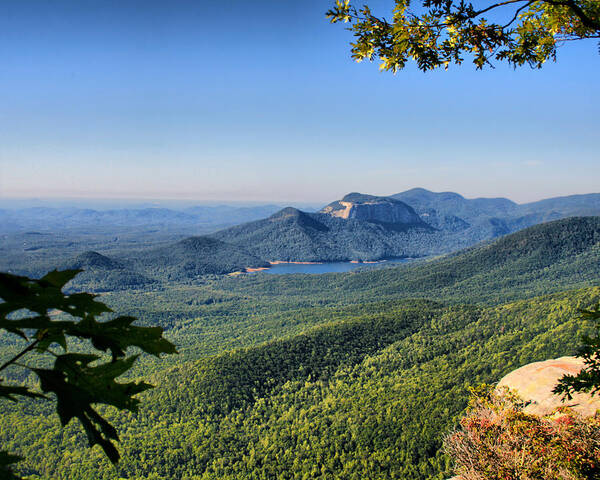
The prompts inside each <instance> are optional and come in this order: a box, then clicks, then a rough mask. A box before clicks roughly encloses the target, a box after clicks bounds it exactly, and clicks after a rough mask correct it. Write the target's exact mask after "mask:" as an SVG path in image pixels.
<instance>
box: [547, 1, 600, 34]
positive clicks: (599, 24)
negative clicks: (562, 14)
mask: <svg viewBox="0 0 600 480" xmlns="http://www.w3.org/2000/svg"><path fill="white" fill-rule="evenodd" d="M543 1H544V2H546V3H549V4H550V5H555V6H559V7H560V6H562V7H567V8H569V9H570V10H571V11H572V12H573V13H574V14H575V15H576V16H577V18H579V20H581V23H583V25H584V26H585V27H587V28H590V29H592V30H596V31H598V30H600V20H596V19H593V18H591V17H588V16H587V14H586V13H585V12H584V11H583V9H582V8H581V7H580V6H579V5H577V3H576V2H575V1H574V0H543Z"/></svg>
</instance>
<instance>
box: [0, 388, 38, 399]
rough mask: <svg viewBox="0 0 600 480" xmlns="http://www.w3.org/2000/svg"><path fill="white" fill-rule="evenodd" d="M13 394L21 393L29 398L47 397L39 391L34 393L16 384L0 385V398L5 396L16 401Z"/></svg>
mask: <svg viewBox="0 0 600 480" xmlns="http://www.w3.org/2000/svg"><path fill="white" fill-rule="evenodd" d="M13 395H21V396H24V397H30V398H47V397H45V396H44V395H42V394H41V393H36V392H33V391H31V390H29V389H28V388H27V387H22V386H18V385H14V386H13V385H0V398H7V399H8V400H12V401H13V402H16V401H17V399H16V398H15V397H13Z"/></svg>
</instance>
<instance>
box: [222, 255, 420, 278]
mask: <svg viewBox="0 0 600 480" xmlns="http://www.w3.org/2000/svg"><path fill="white" fill-rule="evenodd" d="M410 258H412V257H394V258H383V259H381V260H344V261H341V262H340V261H333V262H294V261H286V260H273V261H268V263H269V265H271V266H272V265H326V264H328V263H351V264H354V265H362V264H366V265H373V264H380V263H385V262H388V261H390V260H405V259H410ZM270 269H271V267H245V268H244V269H243V270H239V271H236V272H231V273H227V274H226V275H227V276H230V277H236V276H239V275H243V274H246V273H256V272H262V271H264V270H270Z"/></svg>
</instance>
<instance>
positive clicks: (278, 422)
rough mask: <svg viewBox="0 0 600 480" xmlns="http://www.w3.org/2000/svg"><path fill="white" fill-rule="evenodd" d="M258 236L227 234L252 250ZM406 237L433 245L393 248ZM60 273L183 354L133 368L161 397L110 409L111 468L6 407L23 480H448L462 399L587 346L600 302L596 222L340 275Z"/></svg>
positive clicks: (324, 225)
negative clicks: (445, 441)
mask: <svg viewBox="0 0 600 480" xmlns="http://www.w3.org/2000/svg"><path fill="white" fill-rule="evenodd" d="M367 201H371V200H370V199H367ZM385 208H387V207H385ZM407 211H409V212H410V210H407ZM260 222H262V223H260ZM260 222H257V223H259V226H260V227H261V228H263V229H264V231H273V228H274V226H275V228H276V227H277V226H278V225H284V226H285V228H284V229H282V231H285V232H295V233H296V234H297V237H296V238H298V239H302V238H303V237H302V236H303V235H305V234H306V232H311V233H312V234H314V235H315V236H318V235H320V234H328V233H330V232H332V231H333V232H336V234H337V235H342V233H341V232H345V230H344V228H346V227H345V226H344V227H342V226H336V225H338V223H337V222H346V223H345V224H344V225H348V224H351V222H356V223H357V224H359V222H362V221H361V220H358V219H356V218H349V219H344V218H340V217H337V216H332V215H330V214H328V213H319V214H308V213H304V212H301V211H299V210H296V209H286V210H284V211H282V212H280V213H279V214H276V215H274V216H272V217H270V218H269V219H266V220H262V221H260ZM349 222H350V223H349ZM365 223H366V224H368V225H370V226H371V227H370V228H373V229H374V231H386V232H390V231H392V230H391V229H388V227H387V226H385V225H382V224H378V223H375V222H365ZM255 227H256V224H255V225H254V226H253V228H252V229H249V230H248V231H245V230H244V229H245V228H247V226H240V227H237V228H238V229H239V232H241V233H245V234H247V235H248V236H249V237H250V238H252V235H256V231H257V229H256V228H255ZM357 228H360V229H362V228H363V227H362V226H360V225H359V226H358V227H357ZM336 229H337V230H336ZM377 229H380V230H377ZM413 229H414V230H420V231H421V233H422V234H423V235H430V234H431V233H429V232H431V231H432V230H433V229H432V227H426V228H425V227H414V226H411V227H408V226H405V227H402V228H400V227H398V228H397V230H396V233H398V234H405V233H407V232H411V231H412V230H413ZM359 231H362V230H359ZM239 232H238V233H239ZM347 233H348V235H350V232H347ZM282 235H283V233H282ZM286 241H290V242H291V241H292V237H287V240H286ZM67 260H68V261H66V263H64V264H61V265H60V266H63V267H76V268H84V269H86V273H85V275H88V276H87V277H85V276H84V277H83V278H82V280H81V281H80V283H77V282H75V283H74V284H73V286H72V288H88V287H89V286H95V287H97V289H102V291H103V292H104V294H103V297H102V298H103V301H106V302H107V303H108V304H109V305H110V306H111V307H112V308H113V309H114V310H115V311H117V312H119V313H121V314H124V315H134V316H138V317H139V318H140V321H141V323H143V324H146V325H160V326H162V327H163V328H165V335H166V336H167V338H169V340H171V341H172V342H174V343H175V344H176V345H177V348H178V351H179V352H180V354H179V355H178V356H170V357H169V358H168V359H166V360H157V359H155V358H153V357H150V356H142V357H141V358H140V360H139V362H138V363H137V366H136V370H135V371H134V372H132V373H131V376H133V377H135V376H137V375H143V376H144V377H146V378H148V377H150V380H151V382H152V383H154V384H156V385H157V386H158V387H157V388H156V389H155V390H151V391H148V392H146V393H144V394H143V395H142V396H141V397H142V409H141V411H140V413H139V414H138V415H137V416H136V415H133V414H129V413H123V414H117V413H115V412H114V411H112V410H110V409H106V410H102V412H103V413H105V414H106V415H107V416H108V417H109V420H111V422H113V423H114V424H116V425H118V427H119V432H120V436H121V439H122V442H121V444H120V448H121V451H122V460H121V462H120V463H119V464H118V465H117V467H116V469H115V467H113V466H111V465H110V464H109V462H108V461H107V460H106V459H105V458H104V457H103V456H102V454H101V453H100V451H99V450H97V449H92V450H91V451H90V450H89V449H88V448H87V446H86V443H85V440H84V436H83V433H82V431H81V428H80V427H79V426H78V425H76V424H75V423H71V424H69V425H68V426H67V427H66V428H64V429H62V428H61V427H60V426H59V422H58V419H57V418H55V416H54V415H51V414H50V410H49V409H48V407H47V406H46V404H44V403H41V402H39V401H33V400H32V401H27V402H25V403H20V404H16V405H13V404H10V403H9V404H3V405H2V409H3V410H2V417H1V419H0V441H1V442H2V444H3V446H4V448H7V449H9V450H10V451H12V452H15V453H17V454H22V455H23V456H24V457H25V458H26V459H27V460H26V461H25V462H24V463H22V464H19V465H18V467H17V468H18V469H19V472H20V473H21V474H22V475H24V476H29V478H32V479H38V478H40V479H53V480H54V479H69V480H72V479H81V480H86V479H94V480H95V479H114V478H129V479H138V480H142V479H143V480H149V479H153V480H166V479H172V478H178V479H182V480H184V479H185V480H196V479H215V480H216V479H232V480H233V479H236V480H237V479H244V478H248V479H257V478H288V479H303V478H322V479H342V478H343V479H356V480H358V479H360V480H362V479H364V478H381V479H391V478H403V479H407V480H425V479H435V480H443V479H445V478H447V477H448V476H450V473H451V471H450V459H448V458H447V457H446V456H444V454H443V453H442V452H441V450H440V446H441V441H442V438H443V436H444V434H445V433H446V432H448V431H449V430H450V429H452V428H453V425H454V422H455V419H456V417H457V415H459V414H460V413H461V412H462V411H463V409H464V407H465V405H466V401H467V397H468V388H467V387H468V386H469V385H477V384H478V383H481V382H494V381H497V380H498V379H500V378H501V377H502V376H503V375H504V374H506V373H507V372H508V371H510V370H512V369H514V368H517V367H519V366H521V365H524V364H526V363H529V362H532V361H537V360H544V359H547V358H551V357H556V356H562V355H568V354H573V352H574V351H575V348H576V345H578V343H579V335H580V334H581V333H584V332H588V331H590V329H591V327H592V325H591V324H589V323H587V322H586V321H582V320H580V319H579V318H578V316H577V309H578V308H583V307H589V306H591V305H593V304H595V303H596V302H597V301H598V300H599V299H600V290H599V288H600V287H597V285H599V284H600V273H599V272H600V269H599V268H598V267H599V266H600V217H581V218H567V219H562V220H556V221H553V222H549V223H544V224H541V225H536V226H533V227H529V228H526V229H524V230H521V231H519V232H517V233H513V234H510V235H507V236H504V237H502V238H500V239H496V240H494V241H491V242H488V243H485V244H481V245H478V246H475V247H471V248H469V249H467V250H463V251H461V252H457V253H454V254H451V255H446V256H442V257H440V258H433V259H427V260H420V261H415V262H413V263H409V264H403V265H400V266H396V267H390V268H383V269H376V270H369V271H355V272H352V273H347V274H324V275H281V276H277V275H263V274H257V275H246V276H238V277H228V276H224V275H206V273H207V272H210V271H211V270H210V269H211V268H213V269H215V270H213V271H217V270H218V269H220V268H223V266H224V265H225V266H227V265H228V266H229V268H238V267H239V265H244V266H248V265H261V264H262V263H261V262H262V260H261V259H260V258H259V257H256V256H253V255H252V254H250V253H248V252H246V251H245V250H244V249H242V248H240V247H239V246H235V245H232V244H228V243H226V242H223V241H221V240H218V239H215V238H212V237H191V238H188V239H185V240H180V241H177V242H172V243H171V242H170V243H167V244H165V245H162V246H154V247H151V248H146V249H139V250H137V251H130V252H129V254H128V255H121V256H119V255H113V254H104V253H102V252H97V251H86V252H84V253H82V254H79V255H75V256H72V257H70V258H69V259H67ZM211 262H212V263H211ZM134 274H135V275H139V276H140V277H141V278H142V279H143V281H141V282H140V283H139V284H138V285H137V286H135V288H126V289H122V288H116V286H114V285H113V287H114V288H109V287H110V286H111V283H110V282H108V283H104V284H103V282H105V279H106V278H111V276H115V277H113V278H117V277H116V276H117V275H134ZM595 285H596V287H594V286H595ZM574 288H578V289H579V290H572V289H574ZM565 290H568V291H565ZM540 295H542V296H540ZM18 350H19V340H14V339H10V338H9V337H8V336H1V337H0V354H2V355H3V356H7V355H10V354H12V355H14V354H15V353H16V352H17V351H18ZM171 357H172V358H171ZM4 373H5V374H6V375H7V378H12V377H11V375H13V372H12V371H11V370H10V369H8V370H7V371H6V372H4ZM131 376H130V378H131ZM24 380H25V381H29V380H28V379H24Z"/></svg>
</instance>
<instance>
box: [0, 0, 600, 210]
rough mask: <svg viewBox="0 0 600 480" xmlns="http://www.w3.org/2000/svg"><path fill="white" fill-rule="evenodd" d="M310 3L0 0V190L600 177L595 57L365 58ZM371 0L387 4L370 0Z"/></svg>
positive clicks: (327, 191)
mask: <svg viewBox="0 0 600 480" xmlns="http://www.w3.org/2000/svg"><path fill="white" fill-rule="evenodd" d="M329 3H330V2H328V1H324V0H323V1H317V0H314V1H313V0H305V1H303V2H287V1H277V2H275V1H261V0H256V1H253V2H242V1H237V0H230V1H227V0H222V1H220V2H205V1H201V0H196V1H179V0H171V1H169V2H166V1H162V2H153V1H148V0H147V1H120V2H111V1H107V0H104V1H90V0H76V1H61V0H57V1H52V2H48V1H34V0H31V1H30V0H7V1H4V2H2V3H1V4H0V58H2V67H1V68H0V105H1V106H2V108H0V196H1V197H5V198H6V197H71V196H72V197H95V198H111V197H115V198H172V199H193V200H199V201H202V200H210V201H215V200H217V201H227V200H230V201H246V200H247V201H277V202H285V201H290V202H292V201H294V202H298V201H309V202H321V201H323V202H325V201H330V200H333V199H335V198H338V197H340V196H342V195H343V194H345V193H347V192H350V191H361V192H365V193H373V194H392V193H396V192H399V191H402V190H406V189H408V188H412V187H416V186H419V187H425V188H429V189H431V190H436V191H442V190H444V191H445V190H451V191H457V192H459V193H462V194H464V195H465V196H468V197H474V196H507V197H509V198H512V199H514V200H516V201H530V200H537V199H540V198H544V197H550V196H556V195H566V194H572V193H588V192H593V191H600V188H599V187H598V181H597V179H598V177H599V174H600V161H599V160H600V149H599V143H600V142H599V139H600V135H599V133H598V132H600V116H599V115H598V112H599V111H600V100H599V95H598V93H597V91H598V78H600V55H598V48H597V44H596V43H595V42H593V41H591V42H582V43H579V44H576V43H572V44H570V45H568V46H565V47H564V48H562V50H561V51H560V52H559V59H558V62H557V63H553V64H548V65H547V66H546V67H545V68H543V69H542V70H535V71H533V70H529V69H519V70H512V69H510V68H507V67H504V66H498V68H497V69H495V70H487V71H483V72H479V71H476V70H475V69H474V67H472V66H471V65H470V64H465V65H464V66H463V67H453V68H451V69H450V70H449V71H448V72H444V71H440V72H432V73H421V72H419V71H416V70H415V69H414V68H412V67H411V68H408V69H406V70H405V71H402V72H400V73H398V74H397V75H395V76H394V75H391V74H389V73H387V74H386V73H380V72H379V71H378V68H377V65H376V64H369V63H362V64H356V63H354V62H353V61H352V60H351V59H350V54H349V47H348V42H349V40H350V36H349V34H348V32H346V31H344V29H343V28H342V27H341V26H339V25H330V24H329V23H328V22H327V20H326V19H325V16H324V13H325V11H326V10H327V9H328V7H329ZM371 5H375V6H376V7H379V8H384V9H385V6H386V5H391V2H385V1H376V2H371Z"/></svg>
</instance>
